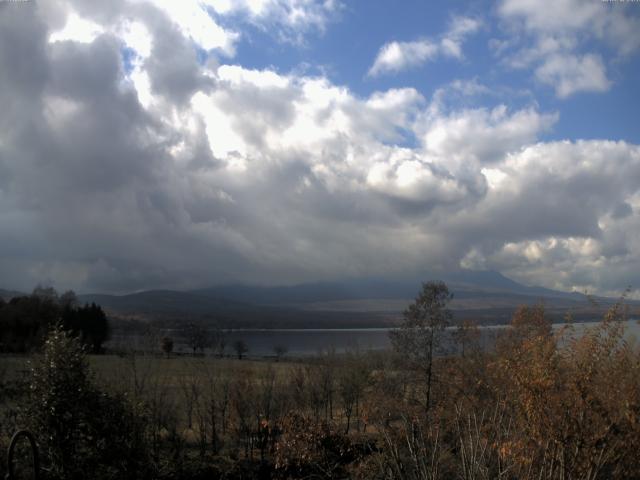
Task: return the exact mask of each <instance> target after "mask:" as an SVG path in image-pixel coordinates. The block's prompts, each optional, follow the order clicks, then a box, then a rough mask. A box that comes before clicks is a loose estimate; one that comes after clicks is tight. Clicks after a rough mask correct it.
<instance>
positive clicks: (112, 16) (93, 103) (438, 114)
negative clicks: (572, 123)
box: [0, 0, 640, 291]
mask: <svg viewBox="0 0 640 480" xmlns="http://www.w3.org/2000/svg"><path fill="white" fill-rule="evenodd" d="M186 4H187V2H185V5H186ZM43 5H44V4H43V3H40V2H39V3H36V2H32V3H30V4H25V5H24V6H21V7H20V8H15V7H11V8H9V7H8V6H7V5H0V11H1V14H0V104H1V105H3V109H4V113H3V115H2V116H0V224H1V225H2V228H1V229H0V285H4V286H7V287H13V288H30V287H31V286H33V285H34V284H35V283H37V282H52V283H54V284H55V285H57V286H59V287H60V288H68V287H72V288H76V289H79V290H81V291H87V290H103V291H131V290H135V289H141V288H160V287H171V288H187V287H196V286H204V285H209V284H214V283H219V282H231V281H243V282H263V283H272V284H274V283H275V284H280V283H287V282H296V281H305V280H317V279H328V278H336V277H339V276H343V275H347V276H366V275H388V274H394V275H395V274H408V273H411V274H415V273H419V272H421V271H425V270H430V271H432V270H434V269H437V268H443V269H453V268H459V267H465V268H491V269H496V270H501V271H503V272H504V273H506V274H509V275H512V276H513V277H515V278H517V279H520V280H524V281H527V282H530V283H537V284H543V285H547V286H552V287H556V288H564V289H571V288H578V289H585V288H586V289H590V290H595V291H604V290H613V291H616V290H617V289H618V290H619V289H622V288H625V287H626V286H627V285H628V284H632V285H640V276H638V273H637V272H640V268H638V267H640V240H639V237H638V235H635V234H634V232H636V233H637V232H638V231H640V193H639V191H638V187H637V186H638V185H640V147H639V146H638V145H634V144H630V143H626V142H622V141H617V142H616V141H608V140H579V141H577V140H576V141H556V142H545V141H544V140H543V138H544V135H545V133H546V132H548V131H549V130H551V129H553V126H554V124H555V123H556V122H557V121H558V118H559V114H558V113H557V112H555V111H541V110H540V108H539V107H538V106H537V105H536V104H535V103H533V102H532V103H530V104H527V105H525V106H521V107H518V108H514V107H509V106H507V105H504V104H502V103H500V102H497V103H496V104H494V105H492V106H490V107H456V106H450V105H447V104H446V102H444V101H443V100H442V98H446V95H443V96H440V97H438V96H435V95H434V97H433V98H431V99H430V98H426V97H425V96H424V95H423V94H421V93H420V92H418V91H417V90H415V89H413V88H396V89H388V90H384V91H378V92H374V93H372V94H370V95H367V96H360V95H357V94H355V93H354V92H353V91H351V90H350V89H349V88H347V87H345V86H341V85H336V84H334V83H332V82H331V80H330V79H329V78H326V77H324V76H304V75H298V74H294V73H289V74H285V73H282V72H277V71H275V70H273V69H263V70H252V69H248V68H245V67H243V66H242V65H239V64H236V63H234V61H233V56H234V52H235V50H234V49H235V46H236V42H237V41H238V36H239V35H241V33H238V32H236V31H234V30H233V29H232V28H230V27H223V26H221V25H222V24H223V23H222V22H220V23H217V22H218V21H219V20H216V18H218V16H221V15H228V16H233V15H243V16H244V17H243V18H244V20H243V21H251V22H264V25H280V27H279V28H281V29H282V30H280V33H282V35H280V33H278V32H275V35H276V36H277V37H278V38H280V39H281V40H285V41H288V40H289V39H292V38H296V39H298V40H300V39H301V38H304V35H305V34H306V33H305V32H308V31H309V30H308V29H310V28H311V29H315V30H316V31H319V30H322V29H323V28H325V25H326V22H328V21H330V15H332V14H333V13H335V11H336V9H337V8H339V6H338V5H337V3H336V2H329V1H325V2H311V1H302V0H298V1H290V2H284V1H273V2H268V1H263V2H246V3H236V2H228V3H225V2H222V1H211V2H210V4H209V8H210V9H212V10H205V9H203V6H202V4H201V3H198V2H193V3H192V4H191V3H190V4H189V6H188V8H187V7H184V8H185V10H184V12H182V13H179V12H174V11H173V10H171V9H172V8H173V7H170V6H169V5H174V3H173V2H166V3H164V2H161V1H156V2H137V1H133V0H131V1H127V2H125V1H124V0H121V1H119V2H109V3H105V4H103V5H102V6H101V7H100V8H99V9H93V10H91V11H88V10H86V9H85V8H84V5H85V4H84V2H77V4H76V3H74V2H68V3H67V2H58V3H54V2H52V3H50V4H47V5H46V6H43ZM181 5H182V4H181ZM125 6H126V9H125ZM508 7H509V2H505V5H504V14H505V15H516V14H517V15H521V13H520V10H515V11H514V10H513V9H512V10H509V8H508ZM125 11H126V15H125V13H124V12H125ZM526 18H527V20H526V22H527V23H526V25H527V28H531V29H534V30H535V31H536V32H537V31H538V30H540V28H539V27H538V23H536V22H538V20H537V19H536V18H535V17H531V18H530V17H526ZM194 19H195V20H194ZM74 22H75V23H74ZM460 22H462V23H460V24H457V23H455V22H454V23H453V24H452V26H451V28H450V30H449V33H448V34H447V35H445V36H444V37H443V38H442V39H441V40H439V43H438V44H437V47H436V49H437V51H438V52H439V54H442V55H444V54H445V52H449V53H448V54H449V55H451V56H453V57H457V56H461V55H462V52H461V50H460V48H457V47H455V46H454V45H449V46H448V47H445V46H444V45H445V43H446V42H445V40H447V39H453V40H452V41H454V42H455V41H457V42H458V44H457V45H460V44H461V43H460V42H462V37H463V36H464V35H466V34H468V33H470V32H472V31H474V29H476V28H477V26H470V25H469V24H466V26H465V24H464V21H462V20H460ZM456 25H457V26H456ZM212 26H216V27H217V28H218V29H216V28H213V27H212ZM292 32H295V35H293V34H292ZM292 35H293V36H292ZM456 35H457V36H456ZM603 35H604V33H603ZM285 37H286V38H285ZM456 39H457V40H456ZM412 48H413V47H412ZM416 48H417V49H418V50H419V49H420V48H422V47H416ZM202 50H204V51H207V52H208V53H209V54H208V56H207V59H206V60H203V59H202V57H201V56H199V52H200V51H202ZM414 53H416V52H414ZM424 54H425V53H424V52H422V53H420V55H423V56H424ZM418 56H419V55H418ZM216 58H217V60H216ZM425 58H427V57H425ZM585 58H586V59H585ZM224 59H227V60H224ZM592 60H593V62H595V65H597V60H596V59H591V57H588V56H587V57H583V59H582V60H578V63H579V65H578V66H577V67H576V68H577V69H578V70H580V68H586V69H589V68H592V67H593V65H591V63H592ZM548 61H550V60H548V59H547V60H544V61H543V62H548ZM224 62H226V63H224ZM403 62H404V63H402V62H401V63H402V66H401V67H402V68H405V67H407V66H409V65H410V61H409V60H406V61H405V60H403ZM407 62H409V63H407ZM580 62H582V63H580ZM391 63H392V62H391ZM391 63H389V62H387V65H391ZM381 65H382V64H381ZM397 65H400V64H397ZM545 65H546V67H545ZM548 65H549V64H548V63H543V64H541V66H540V68H542V69H546V70H545V71H544V72H543V73H542V74H541V75H542V76H543V78H546V77H545V76H547V77H548V78H549V79H550V81H553V82H554V83H556V82H558V81H559V83H557V84H558V87H557V88H558V89H559V90H558V95H560V96H562V95H563V93H564V94H566V95H569V94H571V93H573V92H574V91H576V90H575V85H576V84H580V83H579V80H577V79H574V78H573V77H570V79H569V80H567V82H568V83H567V84H566V85H564V86H563V83H562V81H561V80H562V78H565V77H563V76H562V75H563V74H561V73H559V72H558V70H557V69H554V67H553V66H548ZM374 67H375V64H374ZM380 68H382V67H380ZM385 69H386V70H385ZM391 70H393V69H391ZM391 70H390V67H389V68H387V67H385V68H384V69H382V70H380V72H383V71H391ZM578 76H579V75H578ZM565 80H566V79H565ZM576 82H578V83H576ZM467 86H473V87H474V88H471V89H469V88H468V89H466V90H465V91H467V93H468V94H469V95H475V94H478V93H483V92H486V91H488V90H489V89H488V88H487V87H485V86H483V85H481V84H480V83H478V82H475V83H473V84H467ZM587 87H588V88H591V87H589V86H586V87H584V88H583V89H586V88H587ZM447 89H449V90H450V91H454V90H456V91H460V90H461V84H460V83H459V82H458V83H454V84H451V85H450V86H447V87H443V91H441V93H443V92H444V91H446V90H447Z"/></svg>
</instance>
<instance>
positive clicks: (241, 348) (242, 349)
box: [233, 340, 249, 360]
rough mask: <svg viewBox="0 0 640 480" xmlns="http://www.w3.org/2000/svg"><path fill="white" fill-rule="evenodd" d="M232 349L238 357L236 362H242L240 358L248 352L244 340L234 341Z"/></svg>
mask: <svg viewBox="0 0 640 480" xmlns="http://www.w3.org/2000/svg"><path fill="white" fill-rule="evenodd" d="M233 349H234V350H235V352H236V355H238V360H242V356H243V355H244V354H245V353H247V352H248V351H249V347H248V346H247V344H246V343H245V342H244V340H236V341H235V342H233Z"/></svg>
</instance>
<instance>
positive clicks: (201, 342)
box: [183, 322, 210, 356]
mask: <svg viewBox="0 0 640 480" xmlns="http://www.w3.org/2000/svg"><path fill="white" fill-rule="evenodd" d="M183 336H184V339H185V342H186V343H187V345H189V347H190V348H191V350H192V351H193V356H195V355H196V351H197V350H200V351H201V352H203V351H204V349H205V348H206V347H207V346H208V345H209V341H210V338H209V332H207V330H206V329H205V328H204V327H203V326H202V325H200V324H198V323H194V322H191V323H188V324H187V325H186V326H185V327H184V329H183Z"/></svg>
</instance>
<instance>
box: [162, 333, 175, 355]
mask: <svg viewBox="0 0 640 480" xmlns="http://www.w3.org/2000/svg"><path fill="white" fill-rule="evenodd" d="M160 348H161V349H162V351H163V352H164V354H165V355H166V356H167V358H169V357H170V356H171V352H173V339H172V338H171V337H162V340H160Z"/></svg>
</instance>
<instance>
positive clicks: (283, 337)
mask: <svg viewBox="0 0 640 480" xmlns="http://www.w3.org/2000/svg"><path fill="white" fill-rule="evenodd" d="M564 325H565V324H564V323H562V324H554V325H553V326H554V328H556V329H557V328H561V327H562V326H564ZM594 325H596V324H595V323H575V324H574V326H575V334H576V335H580V333H581V332H582V331H584V329H585V328H588V327H590V326H594ZM504 328H505V326H502V325H500V326H487V327H480V330H481V332H482V343H483V345H485V346H489V345H492V344H493V342H494V341H495V338H496V336H497V335H498V334H499V332H500V331H501V330H503V329H504ZM389 330H391V329H390V328H353V329H349V328H340V329H338V328H335V329H333V328H327V329H242V330H233V331H230V332H228V333H227V349H226V354H227V355H231V354H233V353H234V352H233V349H232V345H233V343H234V342H235V341H237V340H242V341H244V342H245V343H246V345H247V346H248V347H249V351H248V355H249V356H251V357H269V356H274V355H275V353H274V347H276V346H282V347H284V348H286V349H287V354H286V355H289V356H295V357H301V356H312V355H316V354H318V353H320V352H322V351H328V350H333V351H335V352H336V353H344V352H347V351H355V350H359V351H369V350H384V349H388V348H391V343H390V341H389ZM453 331H455V327H453V328H450V329H448V331H447V332H448V335H449V336H450V335H451V333H452V332H453ZM625 331H626V336H627V338H630V339H631V338H640V324H639V323H638V321H637V320H628V321H626V322H625ZM164 334H166V335H168V336H170V337H172V338H173V340H174V352H176V353H190V349H189V346H188V345H187V344H186V343H184V342H182V341H180V338H179V335H180V334H179V332H177V331H175V330H174V331H166V332H165V333H164ZM119 340H120V341H122V340H123V339H122V338H120V339H118V338H114V339H113V340H112V342H110V343H111V346H112V347H114V346H116V345H117V343H118V341H119ZM127 342H128V343H131V342H134V343H133V345H132V346H134V348H140V349H145V348H144V346H143V343H146V344H147V345H148V344H149V339H144V338H142V337H134V338H128V339H127ZM153 343H155V341H154V342H152V344H151V345H150V347H151V348H152V349H155V348H157V343H155V344H153ZM449 343H450V342H449ZM205 353H211V352H210V351H206V352H205Z"/></svg>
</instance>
